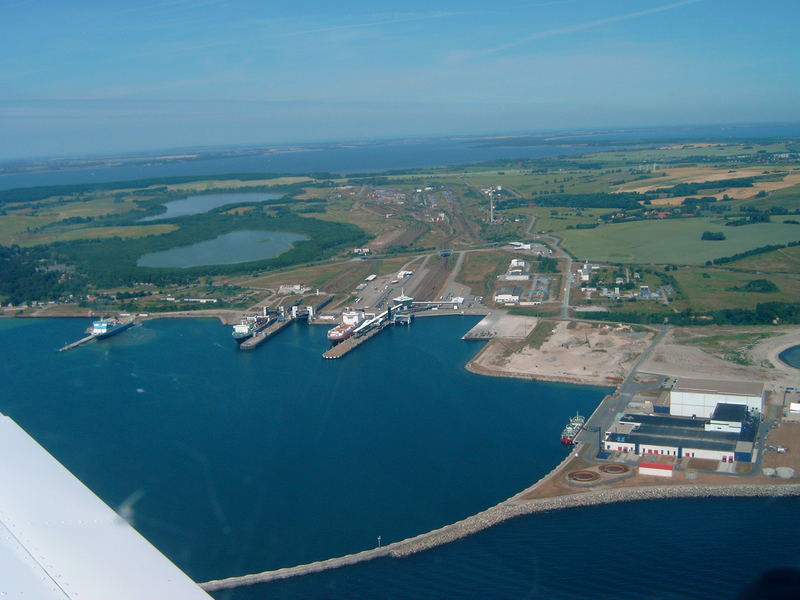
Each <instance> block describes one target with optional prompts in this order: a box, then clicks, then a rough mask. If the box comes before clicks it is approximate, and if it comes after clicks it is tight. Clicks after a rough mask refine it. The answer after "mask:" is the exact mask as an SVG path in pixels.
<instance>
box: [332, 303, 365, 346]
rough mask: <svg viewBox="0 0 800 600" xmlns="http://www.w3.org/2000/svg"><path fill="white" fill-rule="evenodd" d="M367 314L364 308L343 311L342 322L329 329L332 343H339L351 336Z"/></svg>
mask: <svg viewBox="0 0 800 600" xmlns="http://www.w3.org/2000/svg"><path fill="white" fill-rule="evenodd" d="M364 319H365V316H364V311H363V310H359V309H356V310H350V309H346V310H345V311H344V312H343V313H342V324H341V325H337V326H336V327H334V328H333V329H330V330H329V331H328V341H329V342H330V343H331V344H334V345H336V344H338V343H339V342H343V341H344V340H346V339H347V338H349V337H350V336H351V335H353V333H354V332H355V330H356V327H358V326H359V325H361V323H363V322H364Z"/></svg>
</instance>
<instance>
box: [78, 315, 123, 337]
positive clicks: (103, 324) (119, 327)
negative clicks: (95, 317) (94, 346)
mask: <svg viewBox="0 0 800 600" xmlns="http://www.w3.org/2000/svg"><path fill="white" fill-rule="evenodd" d="M130 327H133V320H132V319H131V320H129V321H122V320H120V319H119V318H117V317H109V318H107V319H100V320H99V321H95V322H94V323H92V326H91V327H90V328H89V331H88V333H89V335H91V336H92V337H94V338H95V339H98V340H102V339H103V338H107V337H111V336H112V335H116V334H118V333H120V332H121V331H125V330H126V329H128V328H130Z"/></svg>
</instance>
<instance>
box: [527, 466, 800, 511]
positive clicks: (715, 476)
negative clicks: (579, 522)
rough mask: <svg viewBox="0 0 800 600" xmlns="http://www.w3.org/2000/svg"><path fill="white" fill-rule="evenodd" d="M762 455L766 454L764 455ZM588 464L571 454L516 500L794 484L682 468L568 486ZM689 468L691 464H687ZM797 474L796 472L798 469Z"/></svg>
mask: <svg viewBox="0 0 800 600" xmlns="http://www.w3.org/2000/svg"><path fill="white" fill-rule="evenodd" d="M765 458H766V457H765ZM703 462H704V463H709V465H708V466H712V467H715V466H716V464H717V463H716V461H703ZM626 464H628V466H630V467H632V468H634V469H636V467H637V465H636V464H634V463H626ZM781 464H783V465H784V466H792V465H788V464H784V463H781ZM590 465H592V463H590V462H587V461H586V460H584V459H583V458H581V457H579V456H578V457H575V458H573V460H572V461H570V462H568V463H567V464H565V465H564V466H563V467H562V468H561V469H560V471H559V472H558V473H556V474H554V475H553V476H552V477H551V478H550V479H549V480H547V481H545V482H544V483H542V484H541V485H537V486H536V487H535V488H533V489H531V490H529V491H526V492H524V493H522V494H520V495H519V496H517V497H516V498H515V499H516V500H534V499H536V498H552V497H557V496H566V495H569V494H576V493H581V492H587V491H590V490H601V489H609V488H612V489H613V488H636V487H647V486H670V485H686V484H691V485H700V486H702V485H720V486H729V485H737V484H738V485H781V484H783V485H786V484H796V483H797V482H798V478H797V476H795V477H794V478H793V479H780V478H777V477H768V476H766V475H761V474H758V475H754V476H747V477H741V476H736V475H731V474H726V473H708V472H703V471H701V470H698V471H697V478H696V479H687V478H686V472H685V471H675V472H674V474H673V476H672V477H658V476H656V475H640V474H639V473H638V472H637V473H636V474H635V475H633V476H632V477H627V478H625V479H618V480H616V481H609V482H608V483H604V484H602V485H598V486H594V487H590V488H580V487H576V486H574V485H571V484H569V483H568V482H567V478H566V474H567V473H571V472H573V471H577V470H584V469H586V468H587V467H589V466H590ZM689 468H693V467H689ZM798 473H800V471H798Z"/></svg>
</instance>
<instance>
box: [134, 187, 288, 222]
mask: <svg viewBox="0 0 800 600" xmlns="http://www.w3.org/2000/svg"><path fill="white" fill-rule="evenodd" d="M281 197H283V194H266V193H261V194H253V193H250V194H205V195H202V196H189V197H188V198H182V199H180V200H173V201H172V202H167V203H166V204H164V205H163V206H164V207H165V208H166V209H167V212H165V213H161V214H158V215H150V216H149V217H144V218H142V219H139V221H158V220H161V219H172V218H174V217H186V216H188V215H196V214H199V213H204V212H207V211H209V210H211V209H212V208H218V207H220V206H225V205H226V204H239V203H242V202H263V201H265V200H277V199H278V198H281Z"/></svg>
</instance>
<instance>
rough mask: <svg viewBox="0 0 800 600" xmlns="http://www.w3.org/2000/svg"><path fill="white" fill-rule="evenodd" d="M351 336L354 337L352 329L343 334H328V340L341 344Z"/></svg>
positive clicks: (334, 343)
mask: <svg viewBox="0 0 800 600" xmlns="http://www.w3.org/2000/svg"><path fill="white" fill-rule="evenodd" d="M351 337H353V330H352V329H351V330H350V331H348V332H347V333H343V334H341V335H328V341H329V342H330V343H331V344H333V345H334V346H335V345H336V344H341V343H342V342H343V341H345V340H346V339H348V338H351Z"/></svg>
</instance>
